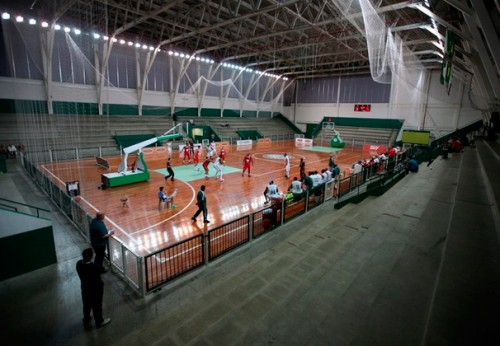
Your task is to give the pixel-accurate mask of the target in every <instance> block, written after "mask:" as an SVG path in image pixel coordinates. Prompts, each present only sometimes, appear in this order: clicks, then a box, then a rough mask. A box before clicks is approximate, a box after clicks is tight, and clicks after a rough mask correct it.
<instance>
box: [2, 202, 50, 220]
mask: <svg viewBox="0 0 500 346" xmlns="http://www.w3.org/2000/svg"><path fill="white" fill-rule="evenodd" d="M0 200H1V201H5V202H9V203H12V204H15V205H20V206H23V207H28V208H33V209H35V210H36V217H37V218H39V219H42V217H41V216H40V211H45V212H47V213H50V210H48V209H44V208H40V207H36V206H34V205H29V204H25V203H21V202H16V201H12V200H10V199H6V198H1V197H0ZM12 208H14V209H15V211H16V212H18V210H17V208H15V207H12ZM33 216H35V215H33Z"/></svg>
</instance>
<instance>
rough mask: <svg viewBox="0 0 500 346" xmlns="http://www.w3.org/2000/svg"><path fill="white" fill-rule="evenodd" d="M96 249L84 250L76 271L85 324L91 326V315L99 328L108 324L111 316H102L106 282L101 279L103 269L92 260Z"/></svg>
mask: <svg viewBox="0 0 500 346" xmlns="http://www.w3.org/2000/svg"><path fill="white" fill-rule="evenodd" d="M92 257H94V251H92V249H91V248H88V249H85V250H83V252H82V259H81V260H79V261H78V262H77V263H76V272H77V273H78V276H79V277H80V282H81V288H82V301H83V325H84V326H85V327H89V326H90V321H91V316H90V313H91V312H92V313H93V314H94V320H95V324H96V326H97V328H99V327H102V326H105V325H107V324H108V323H109V322H111V318H103V317H102V296H103V293H104V283H103V282H102V279H101V270H100V268H99V266H98V265H97V264H95V263H94V262H92Z"/></svg>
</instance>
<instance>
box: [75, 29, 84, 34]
mask: <svg viewBox="0 0 500 346" xmlns="http://www.w3.org/2000/svg"><path fill="white" fill-rule="evenodd" d="M74 32H75V35H80V34H81V33H82V32H81V31H80V29H75V30H74Z"/></svg>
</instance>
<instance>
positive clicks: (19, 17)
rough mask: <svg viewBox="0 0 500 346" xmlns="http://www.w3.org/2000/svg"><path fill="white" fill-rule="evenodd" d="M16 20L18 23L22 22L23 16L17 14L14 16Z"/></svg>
mask: <svg viewBox="0 0 500 346" xmlns="http://www.w3.org/2000/svg"><path fill="white" fill-rule="evenodd" d="M16 22H18V23H22V22H24V18H23V17H21V16H17V17H16Z"/></svg>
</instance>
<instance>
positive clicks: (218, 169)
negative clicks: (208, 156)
mask: <svg viewBox="0 0 500 346" xmlns="http://www.w3.org/2000/svg"><path fill="white" fill-rule="evenodd" d="M214 168H215V171H216V173H215V177H217V178H219V180H220V181H224V179H223V178H222V167H221V158H220V155H219V156H217V157H216V158H215V161H214Z"/></svg>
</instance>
